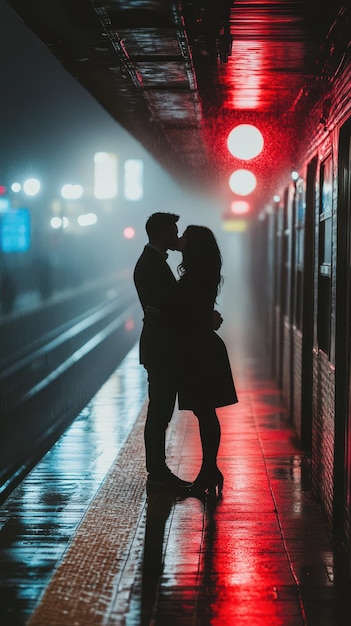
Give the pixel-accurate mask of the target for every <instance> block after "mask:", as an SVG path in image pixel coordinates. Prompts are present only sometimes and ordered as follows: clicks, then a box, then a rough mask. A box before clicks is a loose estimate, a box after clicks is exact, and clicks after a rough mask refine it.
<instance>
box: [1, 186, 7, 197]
mask: <svg viewBox="0 0 351 626" xmlns="http://www.w3.org/2000/svg"><path fill="white" fill-rule="evenodd" d="M5 193H6V187H5V185H0V196H3V195H4V194H5Z"/></svg>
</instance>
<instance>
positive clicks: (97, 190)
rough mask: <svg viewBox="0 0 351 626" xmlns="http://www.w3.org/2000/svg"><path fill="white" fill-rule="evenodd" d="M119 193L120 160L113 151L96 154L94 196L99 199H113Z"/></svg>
mask: <svg viewBox="0 0 351 626" xmlns="http://www.w3.org/2000/svg"><path fill="white" fill-rule="evenodd" d="M117 193H118V160H117V155H116V154H113V153H112V152H96V153H95V155H94V196H95V198H97V199H98V200H112V199H113V198H116V196H117Z"/></svg>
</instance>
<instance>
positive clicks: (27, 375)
mask: <svg viewBox="0 0 351 626" xmlns="http://www.w3.org/2000/svg"><path fill="white" fill-rule="evenodd" d="M44 309H45V307H44ZM140 322H141V317H140V305H139V303H138V302H137V300H136V297H135V292H134V290H133V289H132V288H131V284H130V281H128V280H127V281H125V282H124V283H123V284H122V285H119V287H118V289H116V288H115V287H114V286H113V285H112V286H111V284H109V283H107V284H106V285H104V286H103V288H102V287H101V284H99V285H92V286H91V287H90V288H84V289H82V290H76V291H75V292H72V293H70V294H67V296H66V297H65V298H60V299H58V300H57V301H53V302H51V303H50V304H49V305H48V306H47V307H46V310H44V311H43V309H42V308H38V310H37V311H32V312H31V313H30V314H28V315H21V316H18V317H17V319H15V320H8V322H7V323H5V324H3V325H2V328H1V329H0V334H1V335H2V338H4V341H2V345H3V346H5V354H4V352H3V354H2V358H1V360H0V398H1V418H0V500H3V499H4V498H6V497H7V495H8V493H9V492H10V491H11V490H12V489H13V488H14V486H15V485H16V484H18V482H20V480H21V479H22V478H23V476H24V475H25V474H26V473H27V472H28V471H29V469H30V468H31V467H33V465H34V464H35V463H36V462H37V461H38V460H39V458H41V456H42V455H43V454H44V453H45V452H46V451H47V450H48V449H49V448H50V447H51V445H53V443H54V442H55V441H56V440H57V438H58V437H59V435H60V434H61V433H62V432H63V430H64V429H65V428H66V427H67V425H68V424H69V423H71V422H72V420H73V419H74V418H75V417H76V415H77V414H78V413H79V411H80V410H81V409H82V408H83V407H84V406H85V405H86V404H87V402H88V401H89V399H90V398H91V397H92V395H94V393H95V392H96V391H97V389H98V388H99V387H100V386H101V384H102V383H103V382H104V381H105V380H106V378H107V377H108V376H109V375H110V373H111V372H112V371H113V370H114V369H115V367H117V365H118V364H119V363H120V362H121V360H122V359H123V358H124V356H125V355H126V353H127V352H128V350H129V349H130V348H131V347H132V346H133V345H134V343H135V341H136V340H137V337H138V334H139V332H140ZM5 339H7V342H6V340H5ZM6 346H7V353H6Z"/></svg>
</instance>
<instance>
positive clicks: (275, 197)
mask: <svg viewBox="0 0 351 626" xmlns="http://www.w3.org/2000/svg"><path fill="white" fill-rule="evenodd" d="M273 200H274V202H280V196H278V194H276V195H275V196H274V197H273Z"/></svg>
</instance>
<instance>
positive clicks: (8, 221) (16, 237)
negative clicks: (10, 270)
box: [0, 209, 30, 253]
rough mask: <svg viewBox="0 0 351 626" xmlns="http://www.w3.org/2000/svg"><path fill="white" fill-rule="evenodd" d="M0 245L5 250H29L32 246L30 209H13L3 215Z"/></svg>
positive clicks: (0, 224) (0, 220)
mask: <svg viewBox="0 0 351 626" xmlns="http://www.w3.org/2000/svg"><path fill="white" fill-rule="evenodd" d="M0 246H1V250H2V251H3V252H7V253H10V252H27V251H28V250H29V248H30V215H29V211H28V209H13V210H11V211H8V212H7V213H4V214H3V215H1V219H0Z"/></svg>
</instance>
